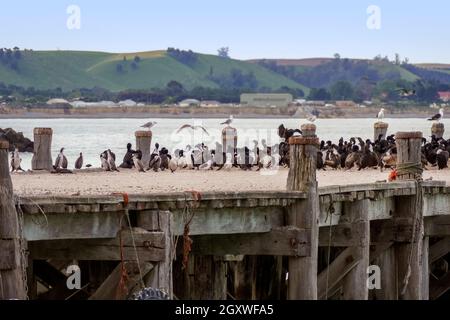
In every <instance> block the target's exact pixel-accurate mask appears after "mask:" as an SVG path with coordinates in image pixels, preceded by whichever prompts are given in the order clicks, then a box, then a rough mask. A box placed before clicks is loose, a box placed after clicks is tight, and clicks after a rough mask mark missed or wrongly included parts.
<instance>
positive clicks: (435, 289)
mask: <svg viewBox="0 0 450 320" xmlns="http://www.w3.org/2000/svg"><path fill="white" fill-rule="evenodd" d="M449 289H450V272H447V274H446V275H445V276H443V277H442V278H440V279H439V280H438V279H435V278H434V277H430V300H436V299H437V298H439V297H440V296H442V295H443V294H444V293H446V292H447V291H448V290H449Z"/></svg>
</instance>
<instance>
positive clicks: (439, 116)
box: [427, 108, 444, 122]
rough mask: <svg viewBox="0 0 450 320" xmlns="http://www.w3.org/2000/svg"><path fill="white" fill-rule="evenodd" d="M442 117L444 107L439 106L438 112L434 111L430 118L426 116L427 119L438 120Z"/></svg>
mask: <svg viewBox="0 0 450 320" xmlns="http://www.w3.org/2000/svg"><path fill="white" fill-rule="evenodd" d="M443 117H444V109H443V108H440V109H439V113H436V114H435V115H434V116H432V117H431V118H428V119H427V120H429V121H438V122H439V120H441V119H442V118H443Z"/></svg>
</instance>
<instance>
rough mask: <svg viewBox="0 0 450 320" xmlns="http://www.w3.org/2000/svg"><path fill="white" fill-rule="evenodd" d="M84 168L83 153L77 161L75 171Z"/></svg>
mask: <svg viewBox="0 0 450 320" xmlns="http://www.w3.org/2000/svg"><path fill="white" fill-rule="evenodd" d="M82 167H83V153H81V152H80V156H79V157H78V159H77V161H75V169H81V168H82Z"/></svg>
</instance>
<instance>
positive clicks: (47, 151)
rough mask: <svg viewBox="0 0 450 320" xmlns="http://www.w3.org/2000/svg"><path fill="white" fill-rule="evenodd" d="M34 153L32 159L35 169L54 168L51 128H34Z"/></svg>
mask: <svg viewBox="0 0 450 320" xmlns="http://www.w3.org/2000/svg"><path fill="white" fill-rule="evenodd" d="M33 132H34V153H33V158H32V160H31V168H32V169H33V170H49V171H50V170H52V169H53V165H52V164H53V161H52V135H53V130H52V129H51V128H34V131H33Z"/></svg>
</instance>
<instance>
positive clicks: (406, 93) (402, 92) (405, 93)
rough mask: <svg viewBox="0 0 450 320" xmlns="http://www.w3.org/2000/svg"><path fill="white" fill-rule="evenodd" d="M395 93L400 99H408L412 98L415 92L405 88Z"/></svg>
mask: <svg viewBox="0 0 450 320" xmlns="http://www.w3.org/2000/svg"><path fill="white" fill-rule="evenodd" d="M395 91H398V92H399V94H400V96H402V97H410V96H413V95H415V94H416V90H408V89H405V88H400V89H397V90H395Z"/></svg>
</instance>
